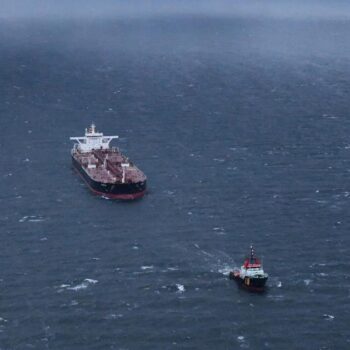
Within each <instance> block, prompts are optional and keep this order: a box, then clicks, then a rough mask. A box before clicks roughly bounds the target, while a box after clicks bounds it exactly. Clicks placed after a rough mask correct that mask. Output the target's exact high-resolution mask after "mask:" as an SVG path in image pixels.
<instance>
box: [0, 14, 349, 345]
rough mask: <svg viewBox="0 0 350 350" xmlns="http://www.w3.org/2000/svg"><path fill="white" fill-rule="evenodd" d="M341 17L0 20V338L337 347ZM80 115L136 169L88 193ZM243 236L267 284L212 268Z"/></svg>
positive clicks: (343, 281)
mask: <svg viewBox="0 0 350 350" xmlns="http://www.w3.org/2000/svg"><path fill="white" fill-rule="evenodd" d="M349 33H350V22H349V21H346V20H332V19H313V20H312V19H310V20H307V19H278V18H265V19H257V18H250V17H246V18H244V17H234V16H232V17H222V18H221V17H218V16H216V17H215V16H209V15H208V16H174V17H171V16H163V17H157V18H144V19H142V18H134V19H128V20H127V19H115V20H113V19H108V20H103V19H100V20H98V19H96V20H92V19H90V20H88V19H84V20H78V19H70V20H63V19H57V20H43V19H41V20H29V19H28V20H21V21H19V20H2V21H1V22H0V135H1V138H0V146H1V150H2V152H1V158H0V165H1V167H0V176H1V195H0V208H1V216H0V221H1V231H0V232H1V249H0V262H1V272H0V349H2V350H14V349H16V350H17V349H18V350H22V349H60V350H70V349H74V350H80V349H81V350H85V349H124V350H126V349H130V350H131V349H254V350H255V349H258V350H260V349H278V350H280V349H305V350H312V349H319V350H321V349H322V350H325V349H337V350H338V349H350V277H349V270H350V263H349V254H350V248H349V243H350V236H349V232H350V230H349V229H350V223H349V213H350V161H349V160H350V108H349V107H350V102H349V101H350V100H349V94H350V40H349ZM92 121H94V122H95V123H96V124H97V127H98V129H99V130H101V131H103V132H104V133H105V134H112V135H114V134H118V135H119V136H120V140H119V142H117V144H116V145H118V146H119V147H120V148H121V149H122V151H123V152H124V153H126V154H127V155H128V156H130V158H131V159H132V160H133V161H134V162H135V163H136V164H137V165H138V166H139V167H140V168H141V169H142V170H143V171H144V172H145V173H146V174H147V176H148V181H149V191H148V194H147V195H146V196H145V197H144V198H143V199H142V200H139V201H135V202H118V201H110V200H106V199H103V198H99V197H96V196H94V195H92V194H91V193H90V192H89V191H88V189H87V188H86V186H85V185H84V184H83V183H82V182H81V180H80V179H79V178H78V177H77V176H76V174H75V173H74V172H73V170H72V169H71V163H70V149H71V147H72V144H71V143H70V141H69V137H70V136H81V135H82V134H83V131H84V128H85V127H86V126H88V125H89V124H90V123H91V122H92ZM251 242H253V243H254V245H255V248H256V251H257V253H258V255H260V256H262V257H263V259H264V267H265V270H266V272H268V273H269V275H270V278H269V281H268V287H269V288H268V291H267V292H266V293H265V294H263V295H256V294H251V293H247V292H245V291H242V290H239V289H238V288H237V286H236V284H235V283H234V282H233V281H230V280H229V279H228V278H227V273H228V271H229V270H230V269H232V268H234V267H235V266H239V264H241V262H242V260H243V258H244V255H245V254H246V253H247V252H248V250H249V246H250V244H251Z"/></svg>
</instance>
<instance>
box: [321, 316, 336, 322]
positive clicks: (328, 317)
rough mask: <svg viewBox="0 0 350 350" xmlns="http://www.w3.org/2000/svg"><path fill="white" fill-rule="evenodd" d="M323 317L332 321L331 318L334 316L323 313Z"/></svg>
mask: <svg viewBox="0 0 350 350" xmlns="http://www.w3.org/2000/svg"><path fill="white" fill-rule="evenodd" d="M323 318H324V319H326V320H328V321H332V320H334V318H335V316H333V315H327V314H323Z"/></svg>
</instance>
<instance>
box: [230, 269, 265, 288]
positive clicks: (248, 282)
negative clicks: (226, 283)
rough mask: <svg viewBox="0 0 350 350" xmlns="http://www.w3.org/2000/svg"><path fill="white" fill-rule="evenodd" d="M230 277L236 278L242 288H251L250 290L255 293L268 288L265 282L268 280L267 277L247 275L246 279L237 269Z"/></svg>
mask: <svg viewBox="0 0 350 350" xmlns="http://www.w3.org/2000/svg"><path fill="white" fill-rule="evenodd" d="M229 277H230V279H231V280H234V281H236V282H237V285H238V286H239V287H240V288H244V289H246V290H249V291H250V292H255V293H263V292H265V290H266V287H265V284H266V281H267V278H259V279H257V278H249V277H245V278H244V279H243V278H241V277H240V275H239V272H237V271H231V272H230V274H229Z"/></svg>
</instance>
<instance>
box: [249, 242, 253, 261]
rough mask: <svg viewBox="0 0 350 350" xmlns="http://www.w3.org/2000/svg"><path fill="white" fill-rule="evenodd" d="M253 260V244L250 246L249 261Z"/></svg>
mask: <svg viewBox="0 0 350 350" xmlns="http://www.w3.org/2000/svg"><path fill="white" fill-rule="evenodd" d="M253 259H254V248H253V243H252V244H251V245H250V260H253Z"/></svg>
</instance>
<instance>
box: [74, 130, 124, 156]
mask: <svg viewBox="0 0 350 350" xmlns="http://www.w3.org/2000/svg"><path fill="white" fill-rule="evenodd" d="M117 138H118V136H104V135H103V133H102V132H97V131H96V126H95V124H91V126H90V127H89V128H88V129H85V136H81V137H70V140H72V141H77V142H78V143H76V144H74V147H73V150H72V152H74V151H76V150H78V151H79V152H81V153H88V152H91V151H93V150H107V149H109V144H110V142H111V141H112V140H115V139H117Z"/></svg>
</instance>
